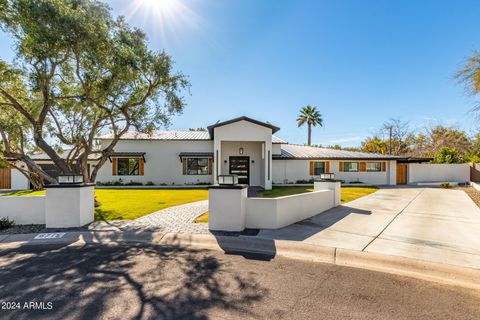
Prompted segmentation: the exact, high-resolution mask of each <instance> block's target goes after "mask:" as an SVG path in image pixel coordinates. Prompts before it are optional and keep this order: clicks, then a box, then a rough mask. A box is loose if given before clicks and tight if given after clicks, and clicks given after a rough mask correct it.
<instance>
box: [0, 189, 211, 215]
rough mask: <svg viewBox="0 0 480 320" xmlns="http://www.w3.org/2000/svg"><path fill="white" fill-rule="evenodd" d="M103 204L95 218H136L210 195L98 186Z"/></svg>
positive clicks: (23, 193)
mask: <svg viewBox="0 0 480 320" xmlns="http://www.w3.org/2000/svg"><path fill="white" fill-rule="evenodd" d="M44 194H45V191H18V192H15V193H9V194H5V195H18V196H26V195H30V196H32V195H44ZM95 196H96V198H97V200H98V201H100V202H101V203H102V205H101V206H100V207H98V208H95V220H123V219H135V218H138V217H141V216H144V215H146V214H149V213H152V212H155V211H157V210H160V209H164V208H168V207H172V206H176V205H179V204H184V203H189V202H195V201H200V200H207V199H208V190H207V189H96V190H95Z"/></svg>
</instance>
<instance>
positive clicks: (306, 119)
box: [297, 105, 323, 146]
mask: <svg viewBox="0 0 480 320" xmlns="http://www.w3.org/2000/svg"><path fill="white" fill-rule="evenodd" d="M305 124H306V125H307V127H308V145H309V146H311V145H312V127H316V126H320V127H322V126H323V118H322V114H321V113H320V112H319V111H318V110H317V108H316V107H313V106H311V105H307V106H305V107H303V108H302V109H300V115H299V116H298V118H297V125H298V127H301V126H303V125H305Z"/></svg>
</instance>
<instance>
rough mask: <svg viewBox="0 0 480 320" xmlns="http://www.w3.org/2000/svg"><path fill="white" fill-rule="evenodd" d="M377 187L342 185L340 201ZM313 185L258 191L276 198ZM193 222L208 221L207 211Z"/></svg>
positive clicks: (295, 192)
mask: <svg viewBox="0 0 480 320" xmlns="http://www.w3.org/2000/svg"><path fill="white" fill-rule="evenodd" d="M377 190H378V188H377V187H342V192H341V194H342V197H341V203H342V204H343V203H347V202H350V201H353V200H355V199H358V198H361V197H364V196H366V195H369V194H371V193H374V192H375V191H377ZM312 191H313V187H273V188H272V190H264V191H261V192H259V193H258V196H259V197H260V198H278V197H283V196H290V195H293V194H299V193H306V192H312ZM195 222H205V223H206V222H208V211H207V212H205V213H203V214H202V215H200V216H198V218H197V219H195Z"/></svg>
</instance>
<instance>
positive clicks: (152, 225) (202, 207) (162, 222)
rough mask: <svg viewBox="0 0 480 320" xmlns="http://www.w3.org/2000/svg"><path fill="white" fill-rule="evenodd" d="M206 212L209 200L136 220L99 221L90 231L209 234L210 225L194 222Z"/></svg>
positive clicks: (171, 208)
mask: <svg viewBox="0 0 480 320" xmlns="http://www.w3.org/2000/svg"><path fill="white" fill-rule="evenodd" d="M206 211H208V200H204V201H197V202H192V203H187V204H182V205H179V206H174V207H170V208H166V209H162V210H159V211H156V212H154V213H151V214H148V215H145V216H143V217H140V218H138V219H135V220H116V221H108V222H107V221H97V222H94V223H92V224H91V225H90V226H89V230H95V231H110V230H114V231H118V230H122V231H130V230H148V231H160V232H178V233H209V231H208V223H194V222H193V220H195V218H197V217H198V216H199V215H201V214H202V213H204V212H206Z"/></svg>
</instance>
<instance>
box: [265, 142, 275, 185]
mask: <svg viewBox="0 0 480 320" xmlns="http://www.w3.org/2000/svg"><path fill="white" fill-rule="evenodd" d="M272 165H273V163H272V139H271V138H270V140H267V141H265V177H264V179H265V190H271V189H272Z"/></svg>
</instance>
